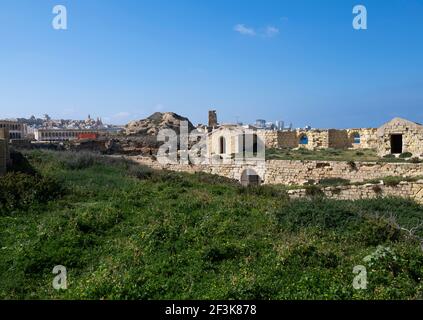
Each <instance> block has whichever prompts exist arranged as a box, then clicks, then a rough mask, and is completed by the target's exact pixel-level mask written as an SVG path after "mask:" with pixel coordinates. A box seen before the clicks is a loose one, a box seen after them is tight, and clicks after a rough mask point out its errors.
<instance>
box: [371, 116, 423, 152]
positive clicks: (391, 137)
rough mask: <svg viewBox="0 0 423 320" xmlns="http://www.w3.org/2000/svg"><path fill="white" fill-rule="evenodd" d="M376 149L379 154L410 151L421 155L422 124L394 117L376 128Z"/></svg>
mask: <svg viewBox="0 0 423 320" xmlns="http://www.w3.org/2000/svg"><path fill="white" fill-rule="evenodd" d="M377 136H378V141H379V143H378V145H377V150H378V154H379V155H380V156H385V155H387V154H401V153H405V152H409V153H411V154H412V155H413V156H415V157H423V125H421V124H418V123H415V122H411V121H408V120H405V119H401V118H395V119H393V120H391V121H389V122H388V123H386V124H384V125H383V126H382V127H380V128H379V129H378V130H377Z"/></svg>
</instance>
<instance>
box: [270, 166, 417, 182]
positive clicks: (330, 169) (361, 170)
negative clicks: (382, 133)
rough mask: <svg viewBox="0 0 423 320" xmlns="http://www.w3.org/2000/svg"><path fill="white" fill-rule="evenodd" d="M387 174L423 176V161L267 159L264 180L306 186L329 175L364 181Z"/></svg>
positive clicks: (329, 176)
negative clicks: (379, 161) (380, 161)
mask: <svg viewBox="0 0 423 320" xmlns="http://www.w3.org/2000/svg"><path fill="white" fill-rule="evenodd" d="M387 176H403V177H417V176H423V164H421V163H376V162H356V163H354V164H353V163H348V162H343V161H297V160H268V161H266V175H265V178H264V181H265V183H267V184H295V185H302V184H304V183H307V181H309V180H314V181H316V182H318V181H320V180H322V179H327V178H342V179H346V180H350V181H351V182H363V181H365V180H369V179H377V178H383V177H387Z"/></svg>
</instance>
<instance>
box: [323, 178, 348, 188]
mask: <svg viewBox="0 0 423 320" xmlns="http://www.w3.org/2000/svg"><path fill="white" fill-rule="evenodd" d="M319 184H320V185H322V186H328V187H329V186H347V185H349V184H351V182H350V180H347V179H342V178H325V179H322V180H320V182H319Z"/></svg>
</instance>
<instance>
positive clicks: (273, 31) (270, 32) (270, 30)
mask: <svg viewBox="0 0 423 320" xmlns="http://www.w3.org/2000/svg"><path fill="white" fill-rule="evenodd" d="M264 34H265V35H266V37H274V36H277V35H278V34H279V29H278V28H276V27H272V26H268V27H267V28H266V30H265V32H264Z"/></svg>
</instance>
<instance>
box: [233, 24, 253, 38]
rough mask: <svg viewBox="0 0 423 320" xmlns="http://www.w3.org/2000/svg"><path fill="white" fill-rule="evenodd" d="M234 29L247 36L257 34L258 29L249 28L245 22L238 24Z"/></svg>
mask: <svg viewBox="0 0 423 320" xmlns="http://www.w3.org/2000/svg"><path fill="white" fill-rule="evenodd" d="M234 31H236V32H239V33H240V34H242V35H245V36H255V35H256V31H255V30H254V29H253V28H248V27H246V26H245V25H243V24H237V25H236V26H235V27H234Z"/></svg>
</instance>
